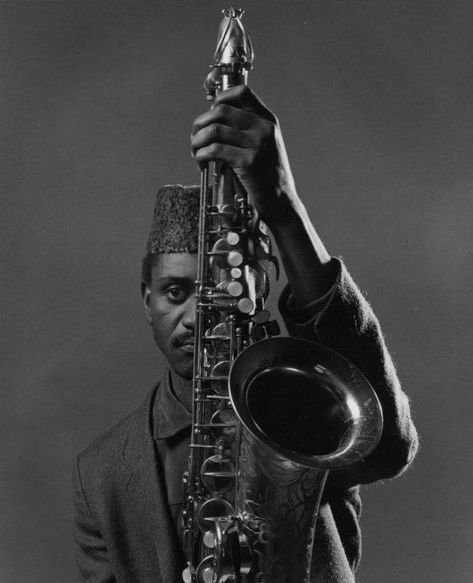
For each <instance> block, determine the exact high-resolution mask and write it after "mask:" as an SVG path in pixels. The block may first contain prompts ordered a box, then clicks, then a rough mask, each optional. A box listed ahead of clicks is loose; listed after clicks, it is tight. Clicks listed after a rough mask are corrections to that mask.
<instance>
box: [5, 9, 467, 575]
mask: <svg viewBox="0 0 473 583" xmlns="http://www.w3.org/2000/svg"><path fill="white" fill-rule="evenodd" d="M224 6H226V3H222V2H216V1H205V2H202V1H201V2H199V1H195V2H189V1H184V0H175V1H149V2H105V1H96V2H88V1H84V2H79V1H78V2H60V1H57V2H41V1H38V2H34V1H31V2H21V1H16V2H8V1H7V2H5V1H4V2H2V3H1V4H0V37H1V39H0V59H1V60H0V66H1V81H0V83H1V94H2V97H1V101H2V106H1V144H2V153H3V163H2V202H3V203H4V205H3V210H2V213H1V221H2V227H1V228H2V239H3V242H2V246H1V254H2V282H3V283H2V292H3V293H2V295H3V301H2V322H3V323H2V325H1V333H2V336H3V339H2V349H1V358H2V373H3V381H2V406H1V409H0V416H1V420H0V427H1V435H2V438H1V443H0V448H1V457H0V464H1V467H0V471H1V482H0V495H1V500H0V512H1V518H0V552H1V557H0V580H1V581H2V582H3V583H51V582H64V581H71V580H72V579H73V573H74V565H73V546H72V541H71V486H70V472H71V466H72V461H73V457H74V455H75V454H76V453H77V452H78V451H80V450H81V449H83V448H84V447H85V446H86V445H87V444H88V443H89V442H90V441H91V440H92V439H93V438H94V437H96V436H97V435H98V434H99V433H101V432H103V431H105V430H106V429H108V428H109V427H110V426H111V425H112V424H114V423H115V422H116V421H118V420H119V419H120V418H121V417H122V416H124V415H125V414H127V413H128V412H129V411H131V410H132V409H133V408H135V407H136V406H137V405H138V404H139V403H140V402H141V401H142V400H143V399H144V397H145V395H146V394H147V393H148V391H149V390H150V388H151V386H152V385H153V383H154V381H155V376H156V371H157V370H158V369H159V367H160V365H161V363H162V360H161V359H160V357H159V356H158V354H157V352H156V349H155V347H154V344H153V341H152V338H151V334H150V330H149V328H148V327H147V326H146V324H145V321H144V317H143V314H142V307H141V300H140V295H139V282H140V262H141V258H142V255H143V252H144V246H145V241H146V238H147V233H148V230H149V227H150V223H151V213H152V208H153V204H154V197H155V193H156V191H157V189H158V187H159V186H160V185H162V184H163V183H171V182H182V183H196V182H198V174H197V170H196V168H195V165H194V163H193V161H192V160H191V158H190V154H189V134H190V130H191V123H192V120H193V118H194V117H196V116H197V115H198V114H199V113H201V112H202V111H204V110H205V109H206V107H207V104H206V102H205V100H204V97H203V93H202V91H201V85H202V82H203V79H204V77H205V76H206V74H207V72H208V65H209V64H210V63H211V59H212V55H213V51H214V49H215V42H216V36H217V29H218V25H219V22H220V19H221V15H220V9H221V8H222V7H224ZM242 6H244V7H245V8H246V15H245V25H246V27H247V29H248V31H249V32H250V34H251V37H252V40H253V44H254V46H255V51H256V60H255V67H254V71H253V72H252V73H251V77H250V80H251V85H252V86H253V88H254V89H255V90H256V91H257V92H258V93H259V94H260V95H261V96H262V98H263V100H264V101H265V102H266V103H267V104H268V105H269V106H270V107H272V108H273V109H274V111H275V112H276V113H277V115H278V116H279V119H280V122H281V125H282V128H283V131H284V135H285V139H286V145H287V148H288V151H289V155H290V159H291V163H292V168H293V172H294V174H295V177H296V182H297V185H298V190H299V192H300V195H301V197H302V198H303V200H304V201H305V203H306V205H307V207H308V209H309V212H310V214H311V216H312V218H313V220H314V223H315V225H316V227H317V228H318V230H319V232H320V234H321V236H322V238H323V239H324V241H325V242H326V245H327V247H328V248H329V250H330V252H331V253H332V254H334V255H341V256H343V258H344V260H345V261H346V263H347V265H348V267H349V269H350V271H351V273H352V274H353V276H354V277H355V279H356V281H357V282H358V284H359V285H360V287H361V288H362V289H364V290H367V294H368V297H369V299H370V301H371V302H372V304H373V306H374V308H375V311H376V313H377V315H378V316H379V318H380V320H381V322H382V325H383V329H384V331H385V334H386V336H387V340H388V345H389V346H390V349H391V351H392V354H393V356H394V359H395V361H396V363H397V366H398V370H399V374H400V377H401V380H402V381H403V385H404V388H405V391H406V392H407V393H408V394H409V396H410V397H411V400H412V405H413V408H414V418H415V420H416V424H417V426H418V429H419V432H420V434H421V440H422V447H421V451H420V454H419V456H418V459H417V461H416V462H415V464H414V466H413V467H412V469H410V470H409V471H408V472H407V473H406V474H405V475H404V476H403V477H401V478H400V479H397V480H395V481H388V482H386V483H385V484H384V485H374V486H370V487H364V488H363V500H364V513H363V518H362V529H363V541H364V544H363V547H364V554H363V559H362V563H361V567H360V569H359V571H358V578H359V580H360V581H361V582H362V583H377V582H378V581H382V582H383V583H449V582H452V583H453V582H455V583H462V582H466V581H469V580H471V579H470V578H471V572H472V570H473V558H472V557H473V548H472V547H473V545H472V542H473V541H472V538H473V535H472V512H471V503H470V498H471V493H470V492H471V477H472V471H471V462H472V459H471V443H472V437H473V435H472V429H471V396H470V395H471V391H472V381H473V373H472V370H471V361H472V358H471V344H472V329H473V311H472V297H471V296H472V290H473V276H472V258H473V254H472V218H473V217H472V215H473V212H472V211H473V202H472V186H473V165H472V149H473V137H472V130H473V118H472V103H473V99H472V98H473V95H472V89H473V76H472V72H473V71H472V68H473V35H472V32H471V30H472V23H473V5H471V4H470V3H467V2H447V1H445V2H436V1H431V2H400V1H392V2H383V1H380V2H375V1H374V0H373V1H371V2H352V1H348V0H346V1H339V2H335V1H332V2H328V1H326V2H322V1H319V2H302V1H285V2H283V1H280V2H278V1H272V2H265V1H256V0H246V1H245V2H244V3H243V2H242Z"/></svg>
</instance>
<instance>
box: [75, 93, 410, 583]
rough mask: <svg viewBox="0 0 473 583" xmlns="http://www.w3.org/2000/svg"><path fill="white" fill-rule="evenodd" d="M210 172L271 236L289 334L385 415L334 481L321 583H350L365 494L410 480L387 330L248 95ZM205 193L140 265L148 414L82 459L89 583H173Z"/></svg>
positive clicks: (204, 146) (176, 210)
mask: <svg viewBox="0 0 473 583" xmlns="http://www.w3.org/2000/svg"><path fill="white" fill-rule="evenodd" d="M191 146H192V153H193V156H194V158H195V159H196V161H197V162H198V163H199V164H200V165H202V164H206V163H207V162H209V161H211V160H220V161H222V162H224V163H225V164H227V165H229V166H230V167H231V168H232V169H233V171H234V173H235V175H236V176H237V178H238V180H239V181H240V183H241V185H242V186H243V187H244V188H245V190H246V191H247V192H248V194H249V195H250V197H251V200H252V202H253V204H254V205H255V207H256V208H257V210H258V212H259V215H260V216H261V218H262V219H263V220H264V221H265V223H266V224H267V225H268V226H269V228H270V230H271V232H272V235H273V237H274V240H275V241H276V243H277V245H278V248H279V252H280V256H281V259H282V262H283V265H284V269H285V271H286V275H287V279H288V286H287V287H286V289H285V290H284V292H283V294H282V297H281V298H280V302H279V307H280V311H281V314H282V316H283V317H284V320H285V322H286V325H287V328H288V330H289V333H290V334H291V335H294V336H300V337H304V338H308V339H312V340H315V341H317V342H320V343H322V344H324V345H326V346H328V347H329V348H332V349H334V350H336V351H337V352H339V353H340V354H342V355H344V356H345V357H346V358H348V359H349V360H351V361H352V362H353V363H354V364H355V365H356V366H358V368H360V369H361V370H362V372H364V374H365V375H366V376H367V378H368V379H369V380H370V382H371V384H372V386H373V388H374V389H375V391H376V393H377V395H378V397H379V400H380V402H381V405H382V408H383V415H384V429H383V434H382V438H381V440H380V443H379V445H378V446H377V447H376V449H375V450H374V451H373V452H372V453H371V454H370V455H369V456H368V457H367V458H366V459H365V460H364V461H363V462H360V463H358V464H355V465H354V466H353V467H350V468H348V469H346V470H338V471H337V472H332V473H331V474H330V477H329V481H328V484H327V487H326V489H325V491H324V496H323V499H322V503H321V506H320V511H319V515H318V519H317V530H316V537H315V552H314V556H313V565H312V581H313V582H314V583H322V582H323V583H349V582H352V583H353V581H354V571H355V569H356V567H357V565H358V562H359V559H360V531H359V526H358V518H359V512H360V499H359V485H360V484H364V483H369V482H373V481H376V480H379V479H383V478H390V477H393V476H395V475H397V474H399V473H400V472H402V471H403V470H404V469H405V468H406V467H407V466H408V464H409V463H410V462H411V460H412V459H413V457H414V455H415V452H416V449H417V435H416V432H415V428H414V426H413V424H412V421H411V418H410V412H409V405H408V400H407V397H406V396H405V394H404V393H403V392H402V390H401V388H400V386H399V381H398V379H397V376H396V373H395V370H394V366H393V364H392V361H391V358H390V356H389V354H388V352H387V349H386V345H385V343H384V340H383V337H382V334H381V331H380V328H379V324H378V322H377V320H376V317H375V316H374V314H373V312H372V310H371V308H370V307H369V305H368V304H367V302H366V300H365V299H364V298H363V296H362V295H361V293H360V292H359V290H358V289H357V287H356V285H355V284H354V283H353V281H352V279H351V278H350V276H349V274H348V272H347V270H346V268H345V267H344V265H343V264H342V263H341V262H340V261H339V260H338V259H334V258H331V257H330V255H329V253H328V252H327V250H326V249H325V247H324V245H323V243H322V241H321V240H320V238H319V237H318V235H317V233H316V231H315V229H314V227H313V225H312V223H311V221H310V219H309V217H308V215H307V213H306V211H305V209H304V206H303V205H302V203H301V201H300V199H299V197H298V195H297V192H296V188H295V184H294V180H293V177H292V174H291V170H290V166H289V162H288V158H287V155H286V151H285V147H284V142H283V138H282V134H281V131H280V128H279V124H278V121H277V119H276V118H275V116H274V115H273V113H272V112H271V111H270V110H269V109H268V108H267V107H266V106H265V105H264V104H263V103H262V102H261V101H260V100H259V99H258V97H257V96H256V95H255V94H254V93H253V92H252V91H251V90H250V89H249V88H247V87H235V88H232V89H229V90H227V91H225V92H223V93H221V94H220V95H218V96H217V98H216V99H215V101H214V104H213V106H212V108H211V109H210V111H207V112H206V113H204V114H202V115H201V116H199V117H198V118H197V119H196V120H195V122H194V127H193V132H192V137H191ZM197 204H198V202H197V192H196V189H195V188H184V187H179V186H175V187H167V188H164V189H162V190H161V191H160V193H159V194H158V200H157V204H156V210H155V217H154V222H153V228H152V230H151V234H150V238H149V242H148V249H147V255H146V257H145V260H144V262H143V283H142V293H143V300H144V307H145V314H146V318H147V321H148V323H149V324H150V325H151V326H152V330H153V335H154V338H155V340H156V343H157V345H158V346H159V348H160V349H161V351H162V352H163V354H164V355H165V357H166V358H167V361H168V363H169V369H167V370H166V371H165V372H164V374H163V377H162V380H161V382H160V383H158V385H157V387H155V389H153V391H152V393H151V395H150V396H149V397H148V399H147V400H146V401H145V403H144V404H143V405H142V406H141V407H140V408H139V409H138V410H137V411H136V412H135V413H133V414H132V415H130V416H129V417H127V418H126V419H125V420H123V421H122V422H120V423H119V424H118V425H117V426H116V427H114V428H113V429H112V430H111V431H109V432H108V433H107V434H105V435H104V436H102V437H101V438H99V439H98V440H96V441H95V442H94V443H93V444H92V445H91V446H89V448H87V450H86V451H85V452H83V453H82V454H81V455H80V456H79V457H78V459H77V462H76V466H75V471H74V487H75V498H74V500H75V538H76V542H77V543H78V560H77V562H78V566H79V571H80V580H81V581H93V582H95V583H99V582H102V583H104V582H112V581H117V582H120V583H125V582H127V583H142V582H143V583H145V582H149V583H151V581H153V583H155V582H162V583H177V582H178V581H180V580H181V571H182V568H183V567H184V566H185V563H184V557H183V552H182V548H181V544H180V538H179V534H180V529H181V527H180V521H179V518H180V516H179V515H180V511H181V502H182V493H181V477H182V472H183V471H184V470H185V469H186V463H187V456H188V445H189V439H190V436H189V432H190V423H191V416H190V413H189V411H190V410H191V379H192V353H193V339H194V325H195V298H194V281H195V278H196V260H197V256H196V253H195V252H196V249H197V232H196V215H197Z"/></svg>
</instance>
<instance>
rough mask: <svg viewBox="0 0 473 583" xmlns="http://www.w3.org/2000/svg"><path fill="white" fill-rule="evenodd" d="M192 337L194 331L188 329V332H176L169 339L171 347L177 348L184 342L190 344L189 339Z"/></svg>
mask: <svg viewBox="0 0 473 583" xmlns="http://www.w3.org/2000/svg"><path fill="white" fill-rule="evenodd" d="M193 339H194V332H191V331H190V330H189V331H188V332H183V333H182V334H177V335H176V336H174V337H173V339H172V340H171V344H172V346H173V348H179V346H183V345H184V344H190V343H189V340H193Z"/></svg>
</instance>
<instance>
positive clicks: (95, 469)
mask: <svg viewBox="0 0 473 583" xmlns="http://www.w3.org/2000/svg"><path fill="white" fill-rule="evenodd" d="M156 389H157V386H155V387H154V388H153V390H152V391H151V392H150V393H149V394H148V396H147V397H146V399H145V401H144V402H143V403H142V404H141V405H140V406H139V407H138V408H137V409H136V410H135V411H133V412H132V413H130V414H129V415H127V416H126V417H124V418H123V419H121V420H120V421H119V422H118V423H116V424H115V425H114V426H113V427H111V428H110V429H109V430H108V431H106V432H105V433H103V434H101V435H99V436H98V437H97V438H96V439H94V440H93V441H92V442H91V443H90V445H88V446H87V447H86V448H85V449H84V450H83V451H81V452H80V453H79V454H78V455H77V456H76V460H75V466H76V471H77V473H78V475H79V476H80V480H81V482H83V483H84V484H89V485H92V484H94V483H95V484H96V483H97V482H101V483H103V482H104V481H110V479H111V478H112V477H113V475H114V474H117V475H119V472H120V468H123V467H124V466H125V467H127V466H128V461H127V457H130V456H132V459H136V457H137V456H138V457H139V455H140V452H142V451H143V449H144V448H145V447H146V443H147V441H150V440H151V411H152V403H153V399H154V395H155V393H156Z"/></svg>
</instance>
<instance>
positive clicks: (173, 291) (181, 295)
mask: <svg viewBox="0 0 473 583" xmlns="http://www.w3.org/2000/svg"><path fill="white" fill-rule="evenodd" d="M166 295H167V297H168V298H169V299H170V300H171V301H172V302H183V301H185V300H186V299H187V293H186V291H185V290H184V289H183V288H182V287H177V286H176V287H170V288H168V289H167V290H166Z"/></svg>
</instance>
